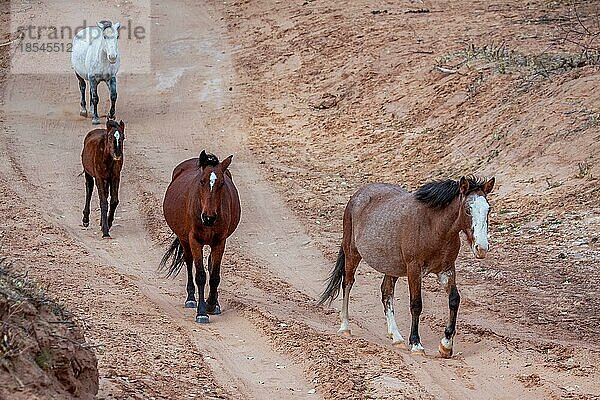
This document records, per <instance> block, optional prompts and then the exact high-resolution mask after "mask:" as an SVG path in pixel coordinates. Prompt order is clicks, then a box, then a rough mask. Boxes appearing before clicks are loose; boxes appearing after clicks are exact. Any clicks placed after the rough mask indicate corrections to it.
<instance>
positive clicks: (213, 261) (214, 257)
mask: <svg viewBox="0 0 600 400" xmlns="http://www.w3.org/2000/svg"><path fill="white" fill-rule="evenodd" d="M224 251H225V241H223V243H222V244H221V243H219V245H217V246H215V247H214V248H211V249H210V256H208V273H209V279H208V286H210V291H209V292H208V300H207V301H206V303H207V308H206V310H207V312H208V313H209V314H212V315H218V314H221V306H220V305H219V300H218V296H219V294H218V292H217V289H218V287H219V283H220V282H221V260H222V259H223V252H224Z"/></svg>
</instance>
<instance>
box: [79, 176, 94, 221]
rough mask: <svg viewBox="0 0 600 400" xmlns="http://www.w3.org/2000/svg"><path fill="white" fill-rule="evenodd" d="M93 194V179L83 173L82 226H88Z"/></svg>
mask: <svg viewBox="0 0 600 400" xmlns="http://www.w3.org/2000/svg"><path fill="white" fill-rule="evenodd" d="M93 192H94V178H93V177H92V176H91V175H90V174H88V173H87V172H86V173H85V206H84V207H83V221H82V222H83V226H86V227H87V226H89V225H90V200H91V199H92V193H93Z"/></svg>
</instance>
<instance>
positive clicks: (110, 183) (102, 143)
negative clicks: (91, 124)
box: [81, 119, 125, 238]
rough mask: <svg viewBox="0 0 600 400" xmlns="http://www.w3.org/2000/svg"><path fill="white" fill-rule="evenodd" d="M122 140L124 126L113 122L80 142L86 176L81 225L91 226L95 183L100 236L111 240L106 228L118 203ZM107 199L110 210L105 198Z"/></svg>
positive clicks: (110, 224)
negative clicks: (91, 204) (98, 203)
mask: <svg viewBox="0 0 600 400" xmlns="http://www.w3.org/2000/svg"><path fill="white" fill-rule="evenodd" d="M123 140H125V124H124V123H123V121H121V122H119V123H117V121H114V120H110V119H109V120H108V121H106V129H94V130H92V131H90V132H89V133H88V134H87V135H86V137H85V140H84V142H83V151H82V152H81V162H82V164H83V170H84V173H85V206H84V208H83V226H89V224H90V200H91V198H92V192H93V191H94V180H96V187H97V188H98V197H99V199H100V215H101V222H100V223H101V225H102V237H104V238H107V237H110V235H109V234H108V231H109V229H110V228H111V227H112V224H113V220H114V218H115V210H116V209H117V205H118V204H119V183H120V181H121V168H122V167H123ZM109 196H110V210H108V208H109V207H108V197H109Z"/></svg>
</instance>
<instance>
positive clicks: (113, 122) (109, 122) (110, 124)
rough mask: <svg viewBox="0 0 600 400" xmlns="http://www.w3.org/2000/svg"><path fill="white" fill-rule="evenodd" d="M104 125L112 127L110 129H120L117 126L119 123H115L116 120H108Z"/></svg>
mask: <svg viewBox="0 0 600 400" xmlns="http://www.w3.org/2000/svg"><path fill="white" fill-rule="evenodd" d="M106 125H108V126H110V127H112V128H115V129H120V128H121V127H120V126H119V123H118V122H117V120H116V119H109V120H108V121H107V122H106Z"/></svg>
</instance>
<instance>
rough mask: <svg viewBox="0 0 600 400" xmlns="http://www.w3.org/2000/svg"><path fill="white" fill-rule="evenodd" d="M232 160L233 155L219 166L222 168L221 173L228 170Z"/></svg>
mask: <svg viewBox="0 0 600 400" xmlns="http://www.w3.org/2000/svg"><path fill="white" fill-rule="evenodd" d="M232 159H233V154H232V155H230V156H229V157H227V158H226V159H224V160H223V161H221V164H220V165H219V167H220V168H221V171H225V170H226V169H227V168H229V164H231V160H232Z"/></svg>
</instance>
